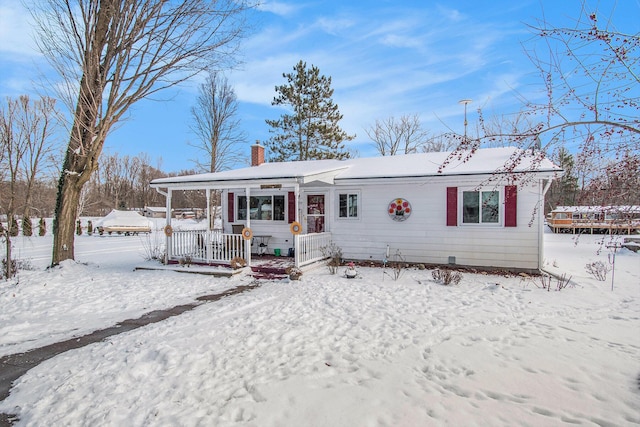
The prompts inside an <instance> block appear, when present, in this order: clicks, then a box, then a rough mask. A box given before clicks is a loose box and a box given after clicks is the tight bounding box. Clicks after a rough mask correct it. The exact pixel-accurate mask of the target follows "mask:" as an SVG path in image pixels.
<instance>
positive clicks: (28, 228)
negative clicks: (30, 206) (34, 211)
mask: <svg viewBox="0 0 640 427" xmlns="http://www.w3.org/2000/svg"><path fill="white" fill-rule="evenodd" d="M22 235H23V236H26V237H31V236H33V223H32V222H31V218H29V217H28V216H23V217H22Z"/></svg>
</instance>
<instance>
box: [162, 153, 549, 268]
mask: <svg viewBox="0 0 640 427" xmlns="http://www.w3.org/2000/svg"><path fill="white" fill-rule="evenodd" d="M519 153H521V156H519ZM448 154H449V153H423V154H409V155H399V156H390V157H374V158H357V159H349V160H315V161H296V162H285V163H264V148H263V147H261V146H259V145H254V146H253V147H252V164H253V165H254V166H251V167H246V168H242V169H236V170H230V171H224V172H218V173H205V174H198V175H189V176H179V177H170V178H162V179H156V180H154V181H152V182H151V186H152V187H154V188H156V190H157V191H159V192H160V193H162V194H164V195H165V196H166V199H167V204H166V209H167V212H168V213H169V212H171V197H172V193H173V192H175V191H182V190H203V191H205V192H206V195H207V201H208V202H209V200H211V197H212V192H214V191H220V192H221V193H222V198H221V200H222V205H223V206H222V209H221V211H222V228H221V229H209V228H208V227H210V226H209V225H208V224H213V223H214V221H212V220H211V218H209V220H208V221H203V224H207V225H204V227H205V228H203V229H201V230H177V229H173V228H171V215H167V216H166V217H167V226H168V228H167V229H168V232H166V233H165V234H167V256H168V262H177V261H178V260H179V259H180V258H181V257H185V256H189V258H190V259H191V260H192V262H197V263H202V264H210V265H215V264H219V263H229V262H230V260H231V259H232V258H234V257H236V256H242V257H243V258H244V259H245V260H247V262H248V263H249V265H251V256H252V253H254V254H255V253H264V252H268V253H270V254H274V253H275V252H279V253H280V254H281V255H283V256H286V255H290V256H293V260H294V262H295V265H296V266H304V265H306V264H310V263H313V262H315V261H318V260H319V259H322V258H323V255H322V251H321V248H323V247H325V246H327V245H329V244H330V243H331V242H333V243H334V244H335V245H337V246H338V247H339V248H341V249H342V253H343V258H344V259H349V260H366V261H369V260H370V261H375V262H380V261H382V260H384V259H388V260H391V259H393V257H394V255H396V254H400V255H401V257H402V259H404V260H405V261H406V262H408V263H424V264H455V265H460V266H472V267H480V268H505V269H512V270H525V271H537V270H539V269H541V268H542V265H543V245H542V233H543V227H544V217H543V213H542V206H543V198H544V193H545V192H546V190H547V189H548V188H549V185H550V183H551V180H553V179H554V177H555V176H557V175H558V174H559V173H561V170H560V169H559V168H558V167H556V166H554V165H553V164H552V163H551V162H550V161H548V160H547V159H542V160H541V159H540V158H539V157H538V156H534V155H533V154H531V153H529V152H520V151H519V149H517V148H511V147H509V148H491V149H481V150H478V151H477V152H476V153H475V154H474V155H473V156H471V157H470V158H469V159H468V160H466V161H464V160H460V159H459V158H458V157H455V158H453V159H452V160H451V159H450V161H449V162H448V164H447V166H446V167H444V169H442V170H439V169H440V167H441V165H442V164H443V163H444V162H445V160H447V158H448ZM515 157H521V158H522V159H523V160H522V162H520V164H519V165H518V166H516V167H515V168H512V170H511V171H509V172H506V171H503V170H504V165H505V164H508V163H509V162H511V161H512V160H513V159H514V158H515ZM207 204H208V205H209V204H210V203H207ZM209 215H211V213H209V212H207V216H209ZM218 224H219V222H218ZM249 237H251V238H250V239H249Z"/></svg>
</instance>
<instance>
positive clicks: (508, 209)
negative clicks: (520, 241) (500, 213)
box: [504, 185, 518, 227]
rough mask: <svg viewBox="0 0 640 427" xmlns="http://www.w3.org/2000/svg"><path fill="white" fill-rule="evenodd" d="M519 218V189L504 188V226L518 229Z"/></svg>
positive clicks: (512, 187)
mask: <svg viewBox="0 0 640 427" xmlns="http://www.w3.org/2000/svg"><path fill="white" fill-rule="evenodd" d="M517 216H518V187H517V186H515V185H507V186H505V187H504V226H505V227H516V226H517V225H518V224H517Z"/></svg>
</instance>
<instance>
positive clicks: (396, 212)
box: [387, 198, 411, 221]
mask: <svg viewBox="0 0 640 427" xmlns="http://www.w3.org/2000/svg"><path fill="white" fill-rule="evenodd" d="M387 211H388V212H389V216H390V217H391V219H392V220H394V221H404V220H406V219H407V218H409V217H410V216H411V203H409V202H408V201H407V200H406V199H401V198H398V199H393V200H392V201H391V203H389V208H388V210H387Z"/></svg>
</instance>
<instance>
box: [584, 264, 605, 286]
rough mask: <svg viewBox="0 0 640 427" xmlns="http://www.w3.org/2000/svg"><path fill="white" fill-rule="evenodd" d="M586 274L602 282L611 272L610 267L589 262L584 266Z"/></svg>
mask: <svg viewBox="0 0 640 427" xmlns="http://www.w3.org/2000/svg"><path fill="white" fill-rule="evenodd" d="M584 268H585V270H587V273H589V274H591V275H592V276H593V277H595V278H596V279H597V280H599V281H601V282H604V281H605V280H607V273H608V272H609V271H611V267H610V266H609V265H608V264H605V263H604V262H602V261H594V262H590V263H588V264H587V265H585V266H584Z"/></svg>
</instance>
